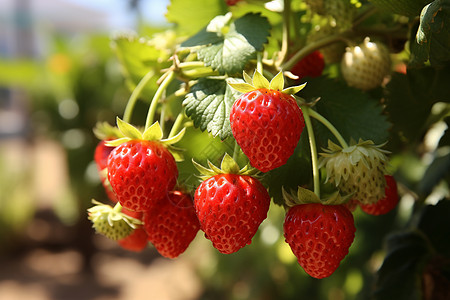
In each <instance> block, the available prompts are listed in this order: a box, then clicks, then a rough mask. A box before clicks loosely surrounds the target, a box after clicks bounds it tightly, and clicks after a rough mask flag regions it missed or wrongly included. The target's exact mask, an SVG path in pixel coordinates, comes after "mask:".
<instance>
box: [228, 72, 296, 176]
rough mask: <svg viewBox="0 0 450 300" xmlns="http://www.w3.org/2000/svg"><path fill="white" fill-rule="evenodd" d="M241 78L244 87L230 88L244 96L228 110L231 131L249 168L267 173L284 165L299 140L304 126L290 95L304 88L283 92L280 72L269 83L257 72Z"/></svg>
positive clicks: (234, 85)
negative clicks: (245, 157) (250, 166)
mask: <svg viewBox="0 0 450 300" xmlns="http://www.w3.org/2000/svg"><path fill="white" fill-rule="evenodd" d="M244 78H245V80H246V82H247V83H246V84H230V85H231V86H232V87H233V88H235V89H236V90H238V91H242V92H244V94H243V95H241V96H240V97H239V98H238V99H237V100H236V102H235V103H234V104H233V107H232V108H231V114H230V123H231V130H232V133H233V136H234V138H235V139H236V141H237V143H238V144H239V146H240V147H241V149H242V151H243V152H244V154H245V155H246V156H247V157H248V158H249V160H250V163H251V165H252V166H253V167H255V168H257V169H258V170H260V171H262V172H267V171H270V170H272V169H275V168H278V167H280V166H282V165H284V164H285V163H286V161H287V160H288V159H289V157H290V156H291V155H292V154H293V153H294V150H295V147H296V146H297V143H298V140H299V139H300V135H301V133H302V131H303V128H304V127H305V123H304V119H303V114H302V111H301V110H300V108H299V107H298V105H297V103H296V101H295V99H294V97H292V96H291V95H290V94H291V93H295V92H297V91H299V90H300V89H302V88H303V86H304V85H302V86H298V87H292V88H289V89H285V90H283V85H284V78H283V75H282V73H281V72H280V73H279V75H277V76H276V77H274V79H273V80H272V82H270V83H269V82H268V81H267V79H265V78H264V77H263V76H262V75H261V74H260V73H258V72H255V75H254V78H253V80H252V79H250V77H249V76H248V75H246V76H245V75H244Z"/></svg>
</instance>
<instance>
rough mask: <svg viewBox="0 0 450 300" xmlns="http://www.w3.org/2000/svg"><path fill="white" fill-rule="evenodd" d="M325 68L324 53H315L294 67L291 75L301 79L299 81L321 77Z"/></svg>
mask: <svg viewBox="0 0 450 300" xmlns="http://www.w3.org/2000/svg"><path fill="white" fill-rule="evenodd" d="M324 68H325V61H324V59H323V55H322V53H320V52H319V51H314V52H312V53H310V54H308V55H307V56H305V57H304V58H303V59H301V60H300V61H299V62H297V63H296V64H295V65H294V66H293V67H292V69H291V73H292V74H294V75H297V76H298V77H299V79H297V80H301V79H302V78H304V77H313V78H314V77H319V76H320V75H322V72H323V69H324Z"/></svg>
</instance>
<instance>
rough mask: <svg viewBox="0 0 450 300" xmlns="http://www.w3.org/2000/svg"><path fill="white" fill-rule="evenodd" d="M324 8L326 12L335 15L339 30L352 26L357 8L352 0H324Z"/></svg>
mask: <svg viewBox="0 0 450 300" xmlns="http://www.w3.org/2000/svg"><path fill="white" fill-rule="evenodd" d="M324 8H325V12H326V14H327V15H329V16H331V17H333V19H334V22H335V23H336V27H338V28H339V30H341V31H344V30H347V29H349V28H351V27H352V24H353V19H354V17H355V15H356V12H357V8H356V6H355V5H354V4H353V3H351V1H350V0H324Z"/></svg>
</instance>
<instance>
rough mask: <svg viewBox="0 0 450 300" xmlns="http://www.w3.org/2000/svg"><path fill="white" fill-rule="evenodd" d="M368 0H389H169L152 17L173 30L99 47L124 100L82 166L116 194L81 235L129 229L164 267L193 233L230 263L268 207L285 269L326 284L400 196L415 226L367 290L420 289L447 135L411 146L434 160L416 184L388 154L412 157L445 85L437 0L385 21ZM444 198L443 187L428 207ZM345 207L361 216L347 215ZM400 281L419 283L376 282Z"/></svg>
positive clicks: (426, 275)
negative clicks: (118, 72)
mask: <svg viewBox="0 0 450 300" xmlns="http://www.w3.org/2000/svg"><path fill="white" fill-rule="evenodd" d="M371 2H374V4H376V7H386V8H387V9H389V8H390V7H391V6H390V5H388V3H390V2H389V1H370V2H367V1H361V2H360V1H353V0H352V1H350V0H338V1H331V0H324V1H298V0H284V1H271V2H267V3H266V2H265V1H256V0H255V1H250V0H248V1H245V0H242V1H223V0H216V1H209V0H208V1H206V0H196V1H189V3H188V2H186V1H181V0H172V1H171V2H170V4H169V6H168V11H167V14H166V16H167V19H168V21H169V22H171V23H173V25H174V26H173V28H171V29H168V30H166V31H165V32H161V33H158V34H155V35H154V36H153V37H146V36H139V35H138V34H130V33H123V34H118V35H116V36H115V37H114V38H113V41H112V45H113V49H114V51H115V53H116V54H117V57H118V59H119V62H120V64H121V67H122V69H123V71H124V76H125V79H126V84H127V86H128V87H129V88H130V96H129V99H128V101H127V103H126V106H125V109H124V111H123V114H122V115H119V116H117V118H116V125H114V124H109V125H105V123H102V122H99V124H98V125H97V126H96V128H95V129H94V130H95V132H96V134H97V136H98V138H99V139H100V140H102V141H104V140H107V142H106V143H105V144H104V145H106V146H109V147H114V149H113V150H111V149H105V148H101V149H100V150H98V154H96V159H97V158H98V159H97V160H98V161H101V164H100V163H99V171H100V172H101V174H103V175H101V176H105V175H104V174H107V178H106V177H102V181H103V182H106V184H105V187H108V184H109V185H110V187H111V190H112V191H113V193H114V196H115V197H111V198H112V200H113V201H114V198H115V199H117V200H118V202H117V203H116V204H115V206H114V207H111V206H109V205H108V204H106V203H104V204H101V203H98V202H97V201H94V204H95V206H93V207H92V208H90V209H89V218H90V219H91V220H92V222H93V226H94V228H95V229H96V231H97V232H99V233H102V234H104V235H106V236H108V237H110V238H112V239H116V240H122V241H123V239H124V238H127V237H128V236H130V237H131V236H132V235H133V234H135V233H136V232H137V230H138V229H140V228H144V230H145V233H146V235H147V236H148V240H149V241H150V242H151V244H153V246H154V247H155V248H156V250H157V251H158V252H159V253H160V254H161V255H163V256H165V257H169V258H175V257H178V256H180V255H183V254H182V253H184V251H185V250H186V249H187V248H188V247H189V245H190V244H191V243H192V242H193V241H195V236H196V233H197V231H198V230H199V229H200V230H201V231H203V232H204V234H205V238H206V239H208V240H210V241H211V243H212V247H213V248H215V249H216V250H217V252H219V253H220V255H223V256H226V255H225V254H232V253H236V254H233V255H230V257H232V258H235V257H238V256H239V255H240V254H241V253H243V254H242V255H245V253H248V251H252V250H251V249H252V247H253V246H254V242H253V241H254V240H255V237H256V236H257V235H258V234H259V231H260V229H261V228H263V227H264V226H265V225H264V224H265V223H264V222H270V221H267V219H268V218H267V215H268V212H269V213H270V209H273V210H277V209H278V211H281V212H282V213H281V214H282V215H283V217H281V218H279V219H284V225H281V224H279V227H278V228H279V229H278V230H283V232H284V240H282V241H281V242H280V245H284V246H288V249H290V250H292V253H290V254H287V255H294V256H295V257H296V260H297V261H298V266H296V272H303V271H301V270H302V269H303V270H304V271H305V274H308V275H305V276H311V277H313V278H320V279H322V280H328V279H330V280H332V278H333V276H335V275H334V274H336V273H339V272H340V269H341V268H344V270H349V269H351V266H352V264H356V260H355V259H354V256H353V253H355V252H357V251H358V249H362V248H364V247H366V245H369V244H370V243H367V244H364V243H362V242H361V241H362V240H363V239H364V238H365V237H364V234H361V236H360V235H359V234H360V232H363V233H366V234H370V233H367V232H364V231H360V229H359V222H364V220H366V219H364V218H367V217H375V218H379V219H377V220H375V219H374V220H373V224H377V222H379V224H383V220H386V219H383V218H384V217H386V218H389V217H390V218H392V216H393V215H394V213H395V209H394V207H395V206H397V203H398V202H399V201H398V200H399V198H398V196H399V195H398V194H400V199H401V197H404V198H406V199H411V198H413V199H414V200H415V201H414V205H415V212H417V213H418V214H419V217H416V216H415V215H414V216H413V213H411V219H412V218H413V217H416V218H415V219H417V220H420V221H419V224H415V225H414V226H415V228H416V229H415V230H416V231H411V232H407V233H405V234H403V235H402V234H399V235H397V236H391V238H390V240H389V242H388V252H387V255H386V259H385V261H384V263H383V265H382V266H381V268H380V270H379V274H378V275H379V277H378V280H377V282H376V289H375V290H374V291H373V292H370V293H371V294H372V295H373V296H374V297H375V298H376V299H388V298H389V297H390V296H392V295H397V294H398V293H400V294H402V295H403V294H404V295H405V297H404V298H402V299H418V298H414V297H412V298H411V297H410V296H411V295H412V293H416V292H417V293H421V292H422V291H425V292H426V293H427V295H434V294H433V293H434V292H435V290H431V291H430V290H429V289H430V288H432V285H431V284H430V280H431V279H430V278H432V280H437V279H436V278H438V276H437V275H435V274H439V275H442V276H444V274H445V272H444V271H445V268H447V267H448V266H449V264H448V259H449V256H448V254H449V253H448V241H447V242H445V243H444V245H442V247H440V246H439V245H436V244H435V243H436V241H437V238H436V236H437V235H436V233H435V232H434V231H433V229H434V228H435V227H434V225H433V224H429V223H428V222H430V220H431V219H432V218H433V217H432V216H436V217H437V216H440V218H444V216H445V215H444V214H445V213H448V202H447V204H442V203H444V202H445V201H446V200H441V202H439V204H438V205H439V206H440V207H443V209H442V210H435V209H434V208H430V206H429V205H428V203H427V202H426V201H430V200H429V199H430V197H429V196H430V194H431V193H432V191H433V189H435V188H436V187H437V186H438V185H440V184H442V182H443V180H444V179H445V178H446V176H448V170H449V165H450V164H449V155H448V151H447V152H442V151H439V152H438V149H439V148H445V147H447V146H448V145H447V143H448V131H446V132H445V134H444V131H443V130H441V132H440V133H441V135H442V136H443V137H442V139H441V142H440V144H438V143H435V146H434V150H433V151H436V152H435V153H433V151H428V152H427V153H423V154H424V155H428V157H433V158H434V159H435V160H433V161H432V162H431V163H429V165H428V166H429V167H428V168H426V171H423V172H425V173H424V174H426V175H428V176H424V177H423V178H424V179H423V180H418V179H417V177H414V176H413V175H411V173H408V172H410V171H411V169H408V168H407V167H405V165H408V164H406V163H405V161H403V159H405V158H404V157H416V156H414V155H416V154H417V153H418V151H420V149H424V147H425V146H424V145H425V144H424V143H425V140H424V139H423V136H424V135H425V134H427V133H428V132H429V128H431V127H433V126H435V125H436V124H448V112H449V105H448V101H449V94H448V90H446V89H439V88H437V87H438V86H441V85H442V86H445V83H446V82H448V80H449V79H450V77H449V75H448V74H449V70H450V69H449V61H450V53H449V52H448V49H449V47H445V46H444V45H447V46H448V45H449V42H450V36H449V34H448V31H445V30H443V29H442V28H445V26H446V25H448V23H449V13H450V3H449V1H446V0H435V1H433V2H431V3H430V4H428V5H427V6H425V7H424V8H423V9H422V13H421V15H420V17H419V15H418V12H417V9H416V8H414V9H410V10H408V12H407V14H408V15H410V16H411V15H412V16H414V17H410V18H401V17H399V16H397V15H394V14H392V13H391V12H386V11H383V10H378V9H377V8H376V7H375V6H374V5H373V4H372V3H371ZM416 2H417V3H418V2H419V1H416ZM416 2H415V4H414V5H416V4H417V3H416ZM401 3H403V2H401ZM425 4H426V3H422V4H420V5H425ZM398 5H405V7H406V5H409V4H406V3H404V4H400V2H399V4H398ZM408 7H409V6H408ZM395 12H397V10H395ZM380 24H386V25H387V26H379V25H380ZM357 45H358V46H357ZM345 48H347V49H346V51H344V49H345ZM341 50H342V51H341ZM344 52H345V53H344ZM319 54H320V55H319ZM330 54H331V55H330ZM312 58H314V59H312ZM396 64H397V65H398V64H408V67H407V70H406V74H403V73H398V72H395V71H394V70H396V68H395V67H394V66H393V65H396ZM298 68H300V70H298ZM249 74H252V76H251V75H249ZM299 74H300V75H299ZM306 76H308V77H306ZM299 77H300V78H299ZM306 78H307V79H308V82H305V79H306ZM138 104H139V105H141V106H140V107H145V108H146V114H145V115H144V116H142V114H139V111H138V110H137V109H136V107H137V105H138ZM446 117H447V119H446ZM99 121H104V120H99ZM132 124H133V125H132ZM432 125H433V126H432ZM436 126H437V125H436ZM106 129H108V130H106ZM108 132H109V133H111V132H112V134H108ZM101 145H102V144H101ZM102 147H104V146H102ZM425 148H426V147H425ZM109 150H111V151H110V153H109V154H108V155H107V159H106V160H107V163H106V165H105V157H106V154H105V153H108V152H109ZM422 151H423V150H422ZM442 153H444V154H442ZM412 160H413V159H412ZM417 160H418V159H416V160H415V161H416V162H417ZM413 161H414V160H413ZM205 163H206V164H208V166H209V168H206V167H204V166H203V165H205ZM219 163H220V164H221V166H220V167H217V165H219ZM239 166H245V167H243V168H240V167H239ZM408 167H409V165H408ZM424 169H425V168H424ZM393 176H394V177H395V178H396V180H394V179H393V178H394V177H393ZM397 183H398V189H397ZM400 187H401V188H400ZM179 188H181V189H182V190H183V191H184V192H183V193H184V195H185V196H186V197H185V198H186V199H184V198H183V199H184V200H183V209H182V207H180V206H179V205H178V204H177V205H174V203H181V202H179V201H178V200H177V201H174V198H177V197H178V196H180V195H178V193H179V191H178V189H179ZM111 190H107V191H111ZM289 190H297V191H298V192H297V194H296V195H295V196H294V195H293V194H292V193H291V192H286V191H289ZM175 195H177V197H175ZM188 195H192V196H193V200H191V199H190V197H189V196H188ZM444 196H447V197H448V189H447V194H444V195H442V193H441V194H440V197H439V199H438V200H440V198H443V197H444ZM180 197H181V196H180ZM387 200H389V201H390V203H389V204H386V202H385V201H387ZM180 201H181V200H180ZM356 206H360V207H361V209H362V210H363V211H367V212H368V214H372V215H374V216H367V215H365V216H363V217H361V214H359V211H358V210H353V209H351V210H350V209H349V208H355V207H356ZM122 209H128V210H132V211H135V212H142V213H143V217H142V218H140V219H139V218H137V219H136V218H133V217H130V216H129V215H126V214H125V213H123V212H122ZM351 211H353V212H351ZM420 211H425V212H424V214H423V215H420ZM381 214H385V216H380V217H378V215H381ZM430 215H431V217H430ZM360 220H362V221H360ZM442 222H443V223H445V221H442ZM385 224H389V225H392V226H393V224H394V223H393V221H391V222H390V223H389V222H387V223H385ZM403 224H406V222H403ZM447 225H448V224H447ZM141 226H142V227H141ZM442 226H443V227H445V226H444V224H442ZM431 228H433V229H431ZM447 228H448V226H447ZM441 229H442V228H441V227H440V228H439V229H436V230H441ZM417 231H422V234H417ZM444 231H445V230H444ZM447 232H448V230H447ZM425 235H431V236H430V239H427V238H426V237H425ZM198 238H200V237H198ZM447 240H448V238H447ZM377 241H378V245H376V246H375V247H381V238H380V239H378V240H377ZM274 243H275V242H274ZM246 245H247V246H246ZM417 245H419V246H420V247H419V249H420V251H419V250H418V251H416V252H412V253H413V254H414V255H412V256H404V257H401V260H400V261H401V262H403V263H404V264H407V265H408V266H413V267H411V268H412V270H409V271H411V272H409V273H408V274H406V273H405V272H404V271H402V270H405V269H402V265H396V264H395V263H393V262H392V260H395V259H396V258H395V257H397V258H398V256H399V255H401V253H403V252H407V250H408V249H410V248H412V247H413V246H417ZM274 247H275V246H274ZM280 247H283V246H280ZM280 249H281V248H280ZM284 249H286V248H284ZM365 259H366V261H365V262H368V261H369V259H370V257H366V258H365ZM436 259H437V260H439V259H442V260H443V261H444V262H445V263H444V264H443V265H442V268H440V266H439V265H438V264H436V263H434V262H435V260H436ZM358 263H359V264H362V262H361V261H359V262H358ZM268 265H269V262H267V266H268ZM425 266H426V267H425ZM397 271H398V272H399V273H397ZM401 275H402V276H403V275H404V276H406V277H407V279H408V280H409V281H408V282H419V281H420V280H419V279H423V282H422V284H421V285H417V284H416V285H415V286H414V288H411V289H409V290H407V289H406V288H404V287H403V286H401V285H399V286H392V285H389V280H388V279H389V278H390V279H392V280H393V281H394V282H397V281H399V280H400V277H401ZM433 276H435V277H433ZM444 277H445V276H444ZM325 278H328V279H325ZM439 278H440V279H442V278H441V277H439ZM349 280H350V279H349ZM447 280H448V279H447ZM436 282H437V281H433V283H436ZM442 282H446V281H445V278H444V279H442ZM447 282H448V281H447ZM285 284H286V285H288V283H286V282H285ZM367 286H369V284H367ZM433 287H434V286H433ZM440 287H441V286H439V287H438V288H440ZM360 289H361V287H360ZM357 292H359V290H358V291H357ZM425 292H424V293H425ZM396 293H397V294H396ZM317 295H318V294H317ZM414 295H416V294H414ZM254 296H255V297H256V298H257V296H258V295H254ZM259 296H261V295H259ZM383 297H384V298H383ZM427 299H432V298H427ZM442 299H444V298H442Z"/></svg>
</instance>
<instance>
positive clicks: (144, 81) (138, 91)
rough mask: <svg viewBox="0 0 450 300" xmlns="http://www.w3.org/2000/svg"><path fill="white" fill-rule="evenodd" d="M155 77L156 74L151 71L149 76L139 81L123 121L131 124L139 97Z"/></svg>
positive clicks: (146, 75) (129, 100) (128, 103)
mask: <svg viewBox="0 0 450 300" xmlns="http://www.w3.org/2000/svg"><path fill="white" fill-rule="evenodd" d="M154 75H155V72H154V71H153V70H150V71H149V72H148V73H147V74H145V75H144V77H142V79H141V81H139V83H138V85H137V86H136V88H135V89H134V90H133V92H132V93H131V95H130V98H129V99H128V102H127V106H126V107H125V111H124V114H123V121H125V122H127V123H130V121H131V115H132V113H133V110H134V106H135V105H136V102H137V100H138V98H139V96H140V95H141V93H142V91H143V90H144V87H145V86H146V85H147V83H148V82H149V81H150V79H152V78H153V76H154Z"/></svg>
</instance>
